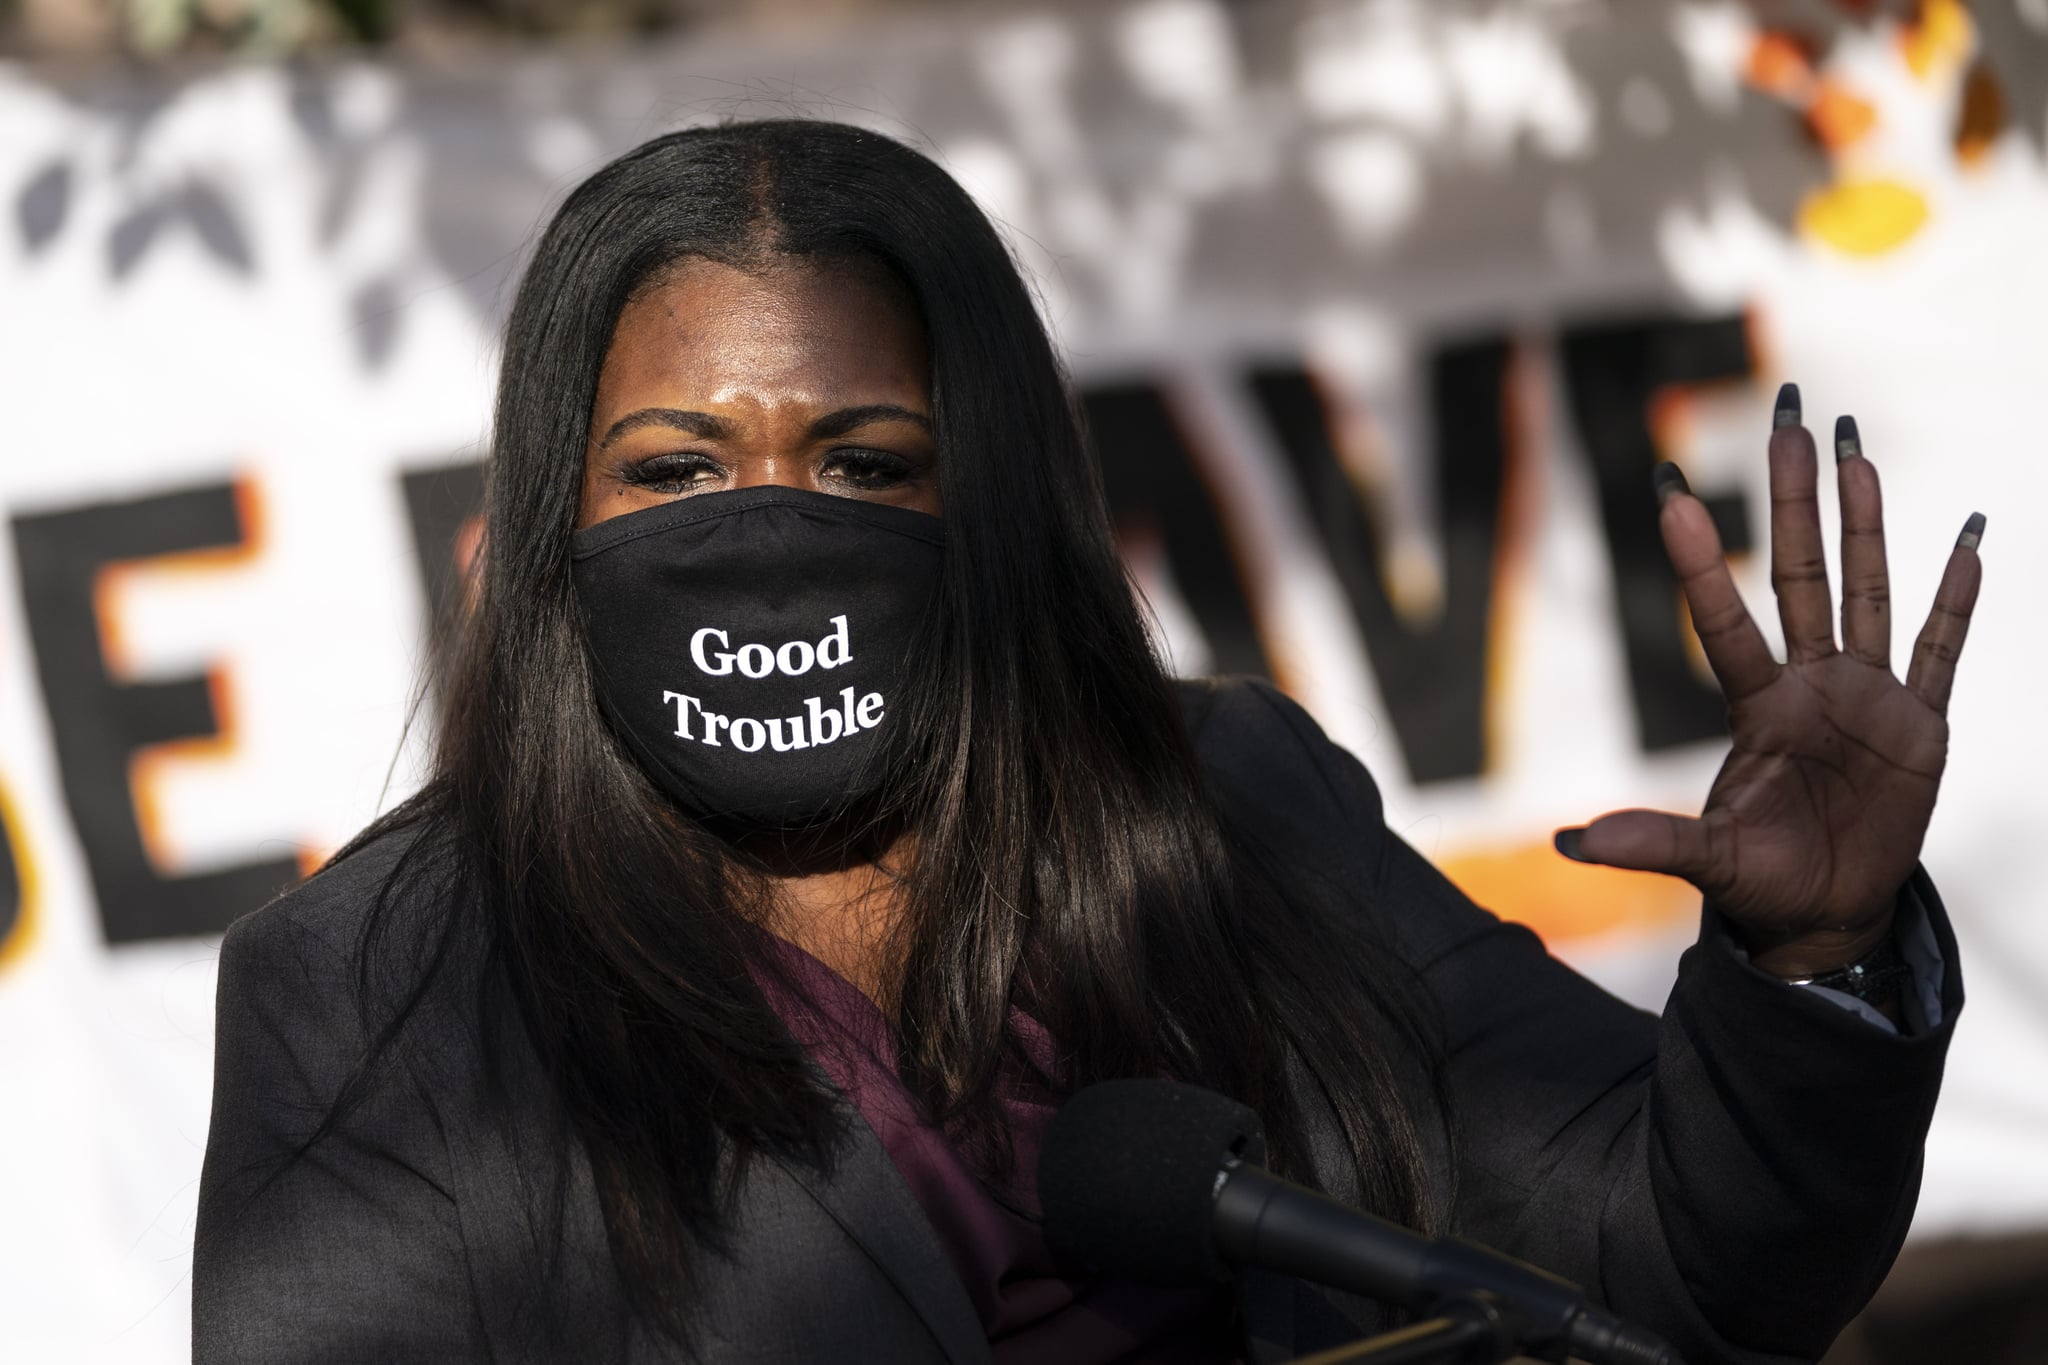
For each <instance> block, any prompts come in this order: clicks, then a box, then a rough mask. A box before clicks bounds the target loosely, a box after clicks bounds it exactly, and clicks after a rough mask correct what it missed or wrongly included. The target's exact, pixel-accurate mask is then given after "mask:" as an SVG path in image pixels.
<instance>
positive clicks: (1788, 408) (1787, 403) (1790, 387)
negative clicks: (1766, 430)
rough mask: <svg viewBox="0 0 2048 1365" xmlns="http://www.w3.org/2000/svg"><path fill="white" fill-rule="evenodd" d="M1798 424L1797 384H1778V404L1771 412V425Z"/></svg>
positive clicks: (1791, 425)
mask: <svg viewBox="0 0 2048 1365" xmlns="http://www.w3.org/2000/svg"><path fill="white" fill-rule="evenodd" d="M1798 425H1799V386H1798V385H1797V384H1780V385H1779V386H1778V405H1777V407H1776V408H1775V409H1774V410H1773V411H1772V413H1771V426H1772V427H1774V428H1775V427H1796V426H1798Z"/></svg>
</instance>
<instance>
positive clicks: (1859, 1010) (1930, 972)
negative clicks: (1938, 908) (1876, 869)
mask: <svg viewBox="0 0 2048 1365" xmlns="http://www.w3.org/2000/svg"><path fill="white" fill-rule="evenodd" d="M1917 880H1918V879H1917V878H1915V879H1912V880H1909V881H1907V883H1906V884H1905V885H1904V886H1902V887H1900V888H1899V899H1898V904H1897V906H1896V908H1895V910H1894V919H1893V921H1892V936H1893V938H1894V939H1896V940H1897V942H1898V945H1899V953H1900V955H1901V956H1902V957H1904V958H1905V959H1906V965H1907V966H1909V967H1911V968H1912V969H1913V979H1912V982H1911V983H1910V984H1909V985H1908V987H1907V989H1906V990H1905V991H1904V992H1903V994H1902V996H1901V1003H1902V1004H1903V1006H1904V1013H1905V1015H1906V1022H1907V1028H1906V1029H1905V1030H1904V1031H1905V1032H1908V1033H1926V1032H1928V1031H1929V1030H1931V1029H1936V1028H1939V1027H1941V1018H1942V1014H1941V983H1942V981H1943V980H1944V978H1945V977H1946V975H1947V971H1948V963H1947V961H1946V960H1945V959H1944V958H1943V957H1942V952H1941V944H1940V943H1939V942H1937V941H1936V939H1935V937H1934V927H1933V926H1932V925H1931V924H1930V923H1929V922H1928V918H1927V906H1926V904H1925V903H1924V902H1923V901H1922V900H1921V899H1920V892H1919V888H1918V887H1917V886H1916V885H1915V882H1916V881H1917ZM1727 944H1728V950H1729V951H1730V952H1732V953H1734V954H1735V956H1736V958H1737V959H1738V960H1740V961H1743V962H1747V961H1749V952H1748V950H1746V949H1745V948H1743V946H1742V945H1741V944H1740V943H1737V942H1736V941H1735V939H1734V938H1733V937H1732V936H1731V937H1730V938H1728V939H1727ZM1785 984H1786V985H1787V986H1790V987H1791V988H1792V989H1794V990H1801V991H1806V992H1809V993H1810V994H1812V995H1814V996H1817V997H1819V998H1820V999H1822V1000H1825V1001H1827V1002H1828V1003H1829V1004H1830V1005H1835V1006H1838V1007H1839V1008H1841V1009H1845V1010H1847V1011H1848V1012H1849V1013H1851V1014H1853V1015H1855V1016H1856V1017H1857V1018H1859V1019H1861V1020H1863V1021H1865V1022H1866V1023H1868V1024H1871V1025H1872V1026H1874V1027H1876V1028H1881V1029H1883V1030H1884V1031H1885V1032H1886V1033H1898V1032H1901V1030H1900V1028H1899V1026H1898V1025H1897V1024H1894V1023H1893V1022H1892V1021H1891V1020H1889V1019H1887V1018H1885V1017H1884V1016H1883V1015H1882V1014H1880V1013H1878V1012H1877V1010H1876V1009H1875V1008H1873V1007H1872V1006H1871V1005H1870V1004H1868V1003H1867V1002H1865V1001H1862V1000H1858V999H1857V998H1856V997H1855V996H1853V995H1850V994H1849V993H1848V992H1847V991H1838V990H1833V989H1830V988H1829V987H1827V986H1815V985H1811V984H1808V983H1805V982H1790V981H1788V982H1786V983H1785Z"/></svg>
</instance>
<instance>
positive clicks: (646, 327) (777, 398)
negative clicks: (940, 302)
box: [577, 258, 939, 526]
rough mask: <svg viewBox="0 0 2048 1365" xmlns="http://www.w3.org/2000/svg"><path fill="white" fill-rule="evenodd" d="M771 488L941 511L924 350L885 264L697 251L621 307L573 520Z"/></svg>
mask: <svg viewBox="0 0 2048 1365" xmlns="http://www.w3.org/2000/svg"><path fill="white" fill-rule="evenodd" d="M764 484H779V485H781V486H783V487H785V488H805V489H810V490H811V491H813V492H818V493H831V494H835V495H837V496H840V497H847V498H861V499H864V500H866V501H869V502H885V503H889V504H891V505H893V506H896V507H909V508H913V509H915V510H917V511H920V512H930V513H932V514H934V515H936V514H937V513H938V511H939V480H938V467H937V447H936V445H935V443H934V441H933V439H932V426H931V356H930V352H929V349H928V348H927V346H926V343H925V335H924V327H923V325H922V324H921V323H920V321H919V320H918V316H917V311H916V308H915V307H914V306H913V304H912V302H911V300H910V298H909V297H908V296H907V295H906V293H905V291H904V289H903V287H902V285H900V284H899V283H897V282H896V281H895V280H894V279H893V278H891V277H890V276H889V275H888V274H887V273H886V272H885V271H883V270H881V269H880V268H878V267H868V268H863V267H861V266H858V265H853V266H848V265H829V264H828V265H824V266H818V265H813V264H810V263H807V262H801V261H798V262H792V263H790V264H786V265H777V266H775V267H773V268H771V269H769V270H767V271H765V272H749V271H743V270H736V269H733V268H732V267H730V266H724V265H719V264H716V263H714V262H711V261H706V260H701V259H697V258H690V259H687V260H685V261H684V262H683V263H682V264H680V265H678V266H676V267H675V268H673V269H671V270H670V271H668V272H667V273H666V274H665V275H664V276H663V277H662V278H661V280H660V281H659V283H657V284H656V285H654V286H653V287H650V288H648V289H645V290H643V291H642V292H641V293H640V294H639V295H638V296H636V297H635V298H634V299H633V300H632V302H630V303H628V304H627V305H626V308H625V310H624V311H623V312H621V313H620V315H619V323H618V328H617V330H615V331H614V332H613V333H612V342H611V347H610V349H609V350H608V351H606V353H605V358H604V369H603V371H602V373H601V374H600V375H599V376H598V381H597V401H596V403H595V404H594V405H593V407H592V409H591V420H590V439H589V442H588V443H587V444H586V445H585V447H584V452H583V502H582V507H581V510H580V513H579V515H578V518H577V525H579V526H590V525H593V524H595V523H597V522H600V521H605V520H607V519H609V518H611V517H616V516H622V515H624V514H625V513H627V512H632V511H637V510H638V509H640V508H642V507H653V506H655V505H656V504H658V503H664V502H673V501H674V500H675V499H677V498H687V497H692V496H694V495H696V494H698V493H716V492H723V491H726V490H729V489H735V488H758V487H760V486H762V485H764Z"/></svg>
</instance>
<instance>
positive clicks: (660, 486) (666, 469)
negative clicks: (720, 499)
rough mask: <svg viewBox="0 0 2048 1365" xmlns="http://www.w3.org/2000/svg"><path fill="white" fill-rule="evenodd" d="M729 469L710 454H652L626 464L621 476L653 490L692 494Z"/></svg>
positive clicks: (640, 486) (632, 482)
mask: <svg viewBox="0 0 2048 1365" xmlns="http://www.w3.org/2000/svg"><path fill="white" fill-rule="evenodd" d="M724 474H725V469H724V468H723V467H722V466H721V465H720V464H719V463H718V462H717V461H716V460H713V459H711V458H710V457H709V456H705V455H696V454H687V453H686V454H681V455H673V454H671V455H650V456H648V457H647V458H646V459H644V460H635V461H634V462H633V463H631V464H629V465H627V466H626V468H625V469H624V470H623V471H622V472H621V474H620V477H621V478H623V479H624V480H625V481H626V482H627V483H630V484H632V485H634V486H635V487H638V488H645V489H647V490H648V491H649V492H653V493H688V492H690V491H691V490H692V489H696V488H701V487H703V486H704V485H706V484H708V483H711V482H712V481H714V480H716V479H718V478H721V477H723V475H724Z"/></svg>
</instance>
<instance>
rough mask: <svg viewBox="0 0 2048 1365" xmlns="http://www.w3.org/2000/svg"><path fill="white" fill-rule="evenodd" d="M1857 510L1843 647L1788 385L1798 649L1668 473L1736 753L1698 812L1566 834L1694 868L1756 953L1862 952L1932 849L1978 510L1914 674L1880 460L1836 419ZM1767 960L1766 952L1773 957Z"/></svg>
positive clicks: (1847, 558) (1783, 413)
mask: <svg viewBox="0 0 2048 1365" xmlns="http://www.w3.org/2000/svg"><path fill="white" fill-rule="evenodd" d="M1836 455H1837V460H1836V466H1835V468H1836V476H1837V481H1838V486H1839V494H1840V498H1841V508H1842V578H1843V594H1842V611H1841V625H1842V636H1841V645H1840V647H1839V648H1838V647H1837V645H1836V640H1835V611H1834V600H1833V595H1832V594H1831V592H1830V591H1829V587H1828V577H1827V567H1826V561H1825V559H1824V558H1823V555H1822V549H1821V531H1820V508H1819V503H1818V501H1817V488H1818V470H1817V464H1818V461H1817V460H1816V458H1815V454H1814V444H1813V438H1812V436H1811V435H1810V434H1808V432H1807V431H1806V429H1805V427H1803V426H1802V425H1800V422H1799V395H1798V390H1797V389H1796V388H1794V387H1793V386H1792V385H1789V384H1788V385H1786V386H1785V391H1784V392H1783V393H1782V394H1781V395H1780V397H1779V400H1778V425H1777V426H1776V427H1775V429H1774V430H1773V432H1772V434H1771V445H1770V461H1771V585H1772V587H1773V589H1774V590H1775V591H1776V594H1777V598H1778V614H1779V617H1780V619H1781V620H1782V621H1783V623H1784V628H1785V648H1786V659H1785V662H1784V663H1779V662H1778V661H1777V660H1776V659H1775V658H1773V657H1772V655H1771V652H1770V647H1769V646H1768V645H1767V644H1766V643H1765V641H1764V637H1763V633H1762V632H1761V631H1760V630H1758V629H1757V625H1756V622H1755V620H1754V619H1752V618H1751V616H1750V614H1749V611H1748V608H1746V607H1745V606H1744V605H1743V602H1742V598H1741V595H1740V594H1739V593H1738V592H1737V590H1736V587H1735V581H1734V579H1733V577H1732V576H1731V575H1730V573H1729V571H1728V564H1727V561H1726V559H1725V558H1724V556H1723V554H1722V550H1721V541H1720V537H1719V535H1718V534H1717V533H1716V532H1715V530H1714V524H1713V521H1712V519H1711V518H1710V517H1709V516H1708V514H1707V509H1706V508H1705V506H1703V505H1702V504H1701V503H1700V502H1699V500H1698V499H1696V498H1694V497H1693V496H1692V495H1691V493H1690V491H1689V490H1688V489H1687V488H1686V485H1685V480H1684V477H1683V476H1682V475H1680V474H1679V473H1678V471H1677V469H1676V467H1675V466H1671V465H1663V466H1660V467H1659V469H1658V491H1659V494H1660V497H1661V502H1662V509H1661V512H1660V514H1659V526H1660V529H1661V531H1662V532H1663V536H1664V546H1665V549H1666V551H1667V552H1668V553H1669V555H1670V557H1671V563H1672V566H1673V568H1675V569H1676V570H1677V573H1678V579H1679V584H1680V586H1681V587H1682V588H1683V590H1684V592H1685V598H1686V603H1687V605H1688V606H1689V607H1690V608H1691V611H1692V617H1693V623H1694V626H1695V627H1696V629H1697V630H1698V633H1699V637H1700V643H1701V645H1702V646H1703V647H1704V649H1705V651H1706V655H1707V661H1708V663H1709V664H1710V665H1711V666H1712V667H1713V670H1714V675H1715V677H1716V678H1718V679H1719V680H1720V683H1721V688H1722V691H1723V693H1724V694H1725V695H1726V696H1727V699H1728V719H1729V729H1730V731H1731V734H1732V738H1733V748H1732V750H1731V751H1730V753H1729V755H1728V759H1727V761H1726V762H1725V763H1723V764H1722V765H1721V771H1720V773H1719V775H1717V776H1716V777H1715V779H1714V785H1713V787H1712V789H1711V790H1710V791H1709V792H1708V794H1707V801H1706V806H1705V808H1704V809H1703V810H1702V812H1701V813H1700V815H1699V816H1698V817H1697V818H1688V817H1683V816H1677V815H1669V814H1665V813H1662V812H1657V811H1620V812H1617V813H1615V814H1612V815H1608V816H1605V817H1603V818H1601V819H1599V820H1596V821H1594V822H1593V823H1592V824H1590V825H1588V826H1587V827H1586V828H1585V829H1584V830H1583V831H1579V832H1577V834H1576V838H1574V839H1566V840H1561V841H1560V845H1559V846H1560V848H1565V849H1566V850H1567V851H1568V852H1571V853H1572V854H1573V856H1576V857H1578V858H1580V859H1582V860H1583V861H1586V862H1594V863H1605V864H1608V865H1610V866H1614V867H1628V868H1640V869H1644V870H1647V871H1652V872H1663V873H1668V874H1670V875H1672V876H1677V877H1683V878H1685V879H1686V880H1687V881H1689V882H1691V883H1693V884H1694V885H1695V886H1697V887H1699V888H1700V890H1701V891H1702V892H1704V893H1705V894H1706V895H1707V897H1708V898H1709V899H1710V900H1711V901H1713V903H1714V904H1715V905H1716V907H1717V908H1719V909H1720V910H1721V911H1722V912H1723V913H1724V914H1726V915H1727V916H1728V917H1729V918H1730V919H1731V920H1733V921H1734V923H1735V925H1736V927H1737V928H1738V929H1739V930H1740V931H1741V933H1742V934H1743V936H1744V938H1745V940H1746V941H1747V942H1748V944H1749V946H1750V949H1751V951H1752V953H1755V954H1759V955H1762V954H1771V953H1783V954H1786V955H1788V956H1789V957H1790V958H1791V959H1796V961H1797V964H1798V965H1800V966H1802V967H1805V968H1808V969H1811V968H1812V967H1815V966H1822V967H1824V966H1827V965H1831V963H1832V962H1835V961H1846V960H1848V959H1849V958H1851V957H1854V956H1857V955H1859V954H1860V953H1861V952H1862V951H1863V950H1864V949H1865V948H1867V947H1868V946H1869V944H1870V943H1872V942H1874V941H1875V939H1876V938H1878V937H1879V936H1881V935H1882V934H1883V933H1884V932H1885V931H1886V929H1887V927H1888V926H1889V923H1890V914H1891V908H1892V905H1893V901H1894V898H1895V896H1896V894H1897V892H1898V889H1899V887H1900V886H1901V885H1902V884H1903V883H1904V882H1905V881H1906V879H1907V878H1908V877H1909V876H1910V875H1911V874H1912V871H1913V867H1914V865H1915V863H1916V862H1917V861H1918V860H1919V856H1920V844H1921V840H1922V838H1923V837H1924V836H1925V834H1926V832H1927V823H1928V819H1929V817H1930V816H1931V815H1932V813H1933V810H1934V797H1935V793H1936V791H1937V790H1938V788H1939V787H1940V784H1941V773H1942V768H1943V766H1944V764H1945V763H1946V761H1947V757H1948V720H1947V716H1946V713H1947V709H1948V698H1949V691H1950V687H1951V685H1952V684H1953V682H1954V678H1955V666H1956V659H1957V657H1958V655H1959V654H1960V653H1961V650H1962V646H1963V639H1964V636H1965V635H1966V633H1967V632H1968V628H1969V623H1970V612H1971V610H1972V608H1973V607H1974V606H1975V604H1976V598H1977V588H1978V583H1979V581H1980V578H1981V568H1980V565H1979V561H1978V558H1977V548H1976V547H1977V542H1978V539H1979V537H1980V536H1981V535H1982V533H1983V528H1984V519H1983V517H1982V516H1978V515H1973V516H1972V517H1971V518H1970V520H1969V522H1968V523H1967V524H1966V525H1965V527H1964V530H1963V534H1962V536H1961V537H1959V538H1958V540H1957V542H1956V549H1955V551H1954V553H1953V554H1952V555H1951V556H1950V557H1949V561H1948V566H1947V569H1946V570H1945V572H1944V573H1943V574H1942V580H1941V586H1940V588H1939V590H1938V591H1937V592H1936V595H1935V601H1934V608H1933V610H1932V612H1931V613H1930V614H1929V616H1928V618H1927V622H1926V624H1925V625H1924V626H1923V627H1922V629H1921V632H1920V636H1919V641H1918V643H1917V644H1916V645H1915V646H1914V650H1913V658H1912V662H1911V665H1910V667H1909V668H1908V671H1907V674H1906V680H1905V681H1904V682H1903V683H1902V682H1900V681H1899V680H1898V679H1897V678H1896V677H1894V676H1893V674H1892V669H1891V603H1890V585H1889V575H1888V573H1887V571H1886V567H1885V549H1884V512H1883V505H1882V500H1881V495H1880V492H1879V488H1878V478H1877V470H1876V469H1875V468H1874V467H1873V466H1872V465H1871V463H1870V461H1869V460H1868V459H1866V458H1864V456H1863V453H1862V444H1861V441H1860V439H1859V438H1858V436H1857V432H1856V427H1855V423H1854V422H1853V421H1851V420H1849V419H1847V418H1845V419H1843V422H1842V424H1841V425H1840V426H1838V427H1837V429H1836ZM1759 962H1760V964H1762V957H1761V956H1760V957H1759Z"/></svg>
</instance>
